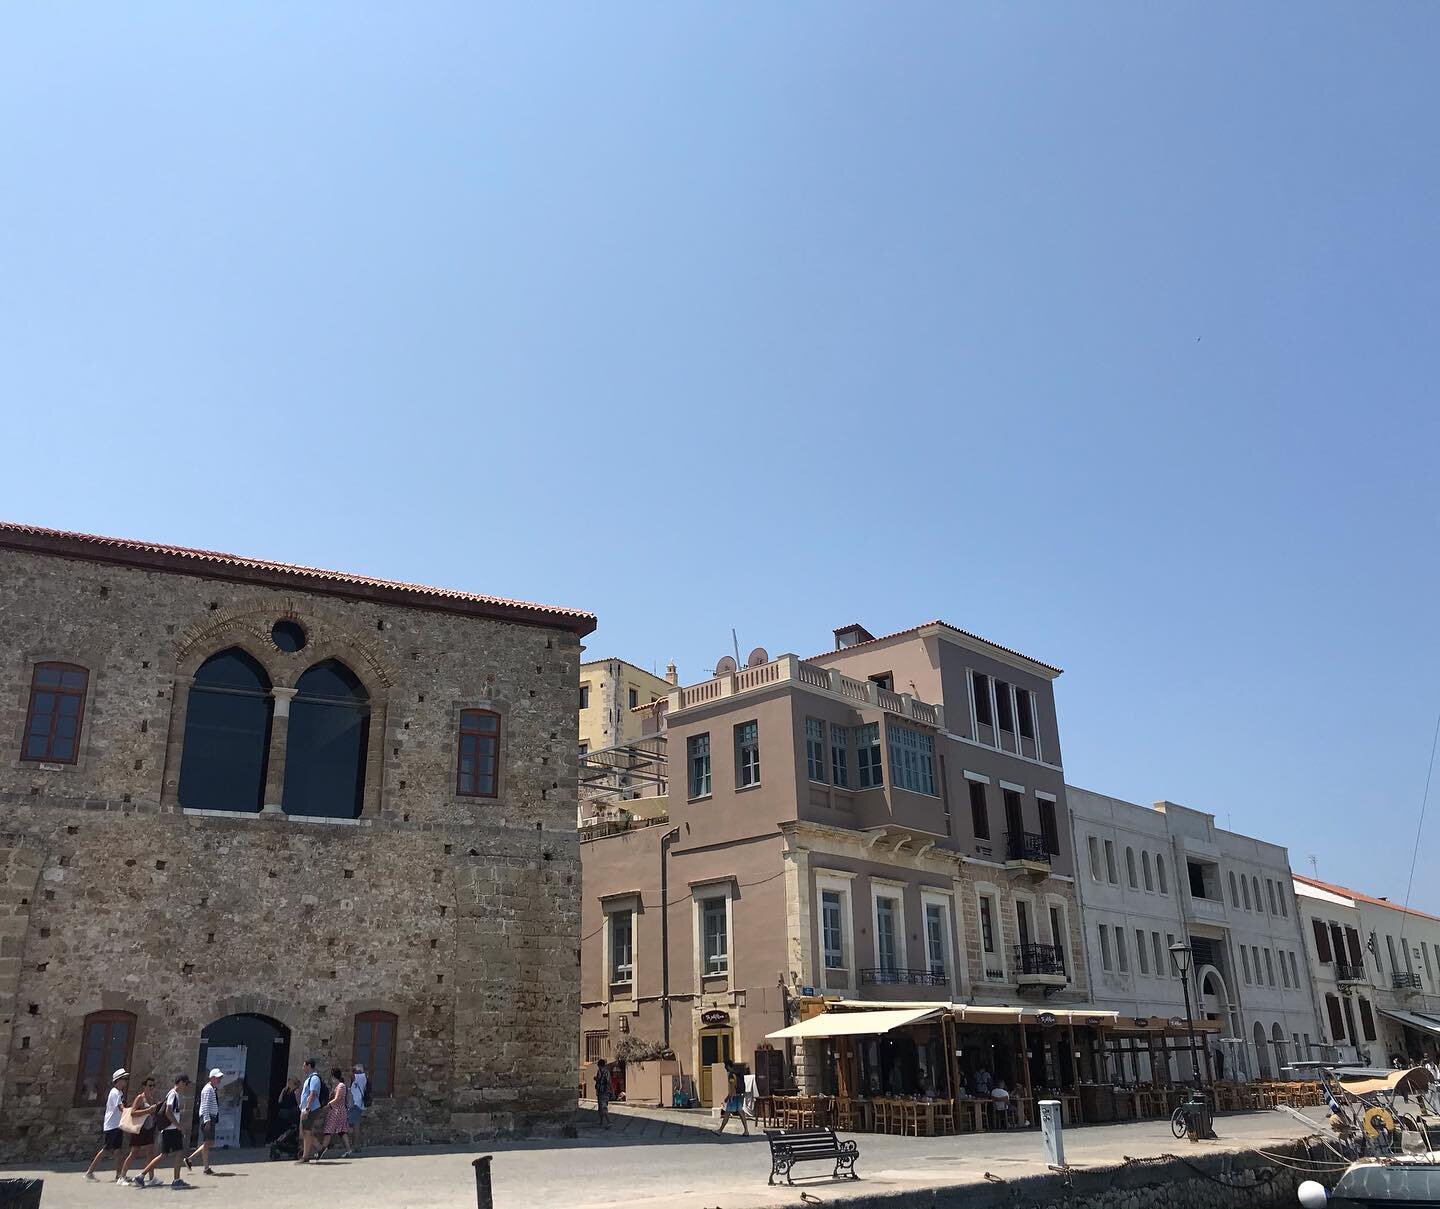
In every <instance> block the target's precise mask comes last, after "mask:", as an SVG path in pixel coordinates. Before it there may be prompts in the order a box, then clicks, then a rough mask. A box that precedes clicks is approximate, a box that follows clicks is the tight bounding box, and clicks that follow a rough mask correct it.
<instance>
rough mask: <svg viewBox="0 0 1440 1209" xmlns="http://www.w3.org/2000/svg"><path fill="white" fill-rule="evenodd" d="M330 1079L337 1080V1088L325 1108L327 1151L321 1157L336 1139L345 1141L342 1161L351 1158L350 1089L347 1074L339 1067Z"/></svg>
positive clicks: (322, 1155) (333, 1069) (331, 1071)
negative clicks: (346, 1082) (347, 1083)
mask: <svg viewBox="0 0 1440 1209" xmlns="http://www.w3.org/2000/svg"><path fill="white" fill-rule="evenodd" d="M330 1077H331V1078H332V1079H334V1080H335V1088H334V1090H333V1091H332V1092H331V1093H330V1103H329V1104H328V1105H327V1106H326V1108H325V1149H324V1150H322V1151H321V1152H320V1155H321V1157H322V1158H323V1157H324V1155H325V1151H326V1150H329V1149H330V1147H331V1146H332V1145H334V1143H335V1139H336V1138H343V1139H344V1140H345V1150H344V1152H343V1153H342V1154H341V1155H340V1157H341V1158H342V1159H348V1158H349V1157H350V1089H349V1088H348V1087H347V1086H346V1085H345V1072H344V1071H343V1070H341V1069H340V1068H339V1067H338V1066H336V1067H332V1068H331V1070H330Z"/></svg>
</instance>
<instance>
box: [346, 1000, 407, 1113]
mask: <svg viewBox="0 0 1440 1209" xmlns="http://www.w3.org/2000/svg"><path fill="white" fill-rule="evenodd" d="M397 1024H399V1017H397V1016H396V1015H395V1014H394V1013H393V1012H361V1013H360V1014H359V1015H358V1016H356V1017H355V1044H354V1047H353V1048H352V1051H351V1052H352V1054H353V1055H354V1057H353V1062H354V1064H356V1065H359V1066H363V1067H364V1068H365V1073H366V1075H368V1076H369V1078H370V1094H371V1095H372V1096H376V1097H380V1096H393V1095H394V1094H395V1033H396V1031H397V1029H396V1025H397Z"/></svg>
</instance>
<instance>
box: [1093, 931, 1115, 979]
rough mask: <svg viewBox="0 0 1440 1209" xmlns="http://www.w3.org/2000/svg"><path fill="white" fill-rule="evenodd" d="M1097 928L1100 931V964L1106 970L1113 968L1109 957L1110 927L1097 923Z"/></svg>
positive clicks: (1113, 965)
mask: <svg viewBox="0 0 1440 1209" xmlns="http://www.w3.org/2000/svg"><path fill="white" fill-rule="evenodd" d="M1097 928H1098V930H1099V933H1100V964H1101V965H1102V966H1104V967H1105V969H1106V970H1113V969H1114V968H1115V964H1114V962H1113V961H1112V960H1111V958H1110V928H1109V926H1108V925H1106V924H1099V925H1097Z"/></svg>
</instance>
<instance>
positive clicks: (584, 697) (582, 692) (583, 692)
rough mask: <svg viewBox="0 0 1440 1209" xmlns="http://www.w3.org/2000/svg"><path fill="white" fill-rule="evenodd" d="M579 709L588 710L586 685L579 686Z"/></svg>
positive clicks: (588, 701)
mask: <svg viewBox="0 0 1440 1209" xmlns="http://www.w3.org/2000/svg"><path fill="white" fill-rule="evenodd" d="M580 708H581V709H589V708H590V686H589V685H588V684H582V685H581V686H580Z"/></svg>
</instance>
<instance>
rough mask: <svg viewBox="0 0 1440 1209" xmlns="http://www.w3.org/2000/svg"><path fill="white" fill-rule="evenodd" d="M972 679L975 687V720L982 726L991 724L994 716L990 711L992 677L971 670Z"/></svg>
mask: <svg viewBox="0 0 1440 1209" xmlns="http://www.w3.org/2000/svg"><path fill="white" fill-rule="evenodd" d="M970 681H971V684H972V685H973V686H974V688H975V721H976V722H978V723H979V724H980V725H981V726H989V725H990V724H991V721H992V717H993V715H992V714H991V713H990V677H989V676H987V675H985V674H984V673H983V672H971V673H970Z"/></svg>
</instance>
